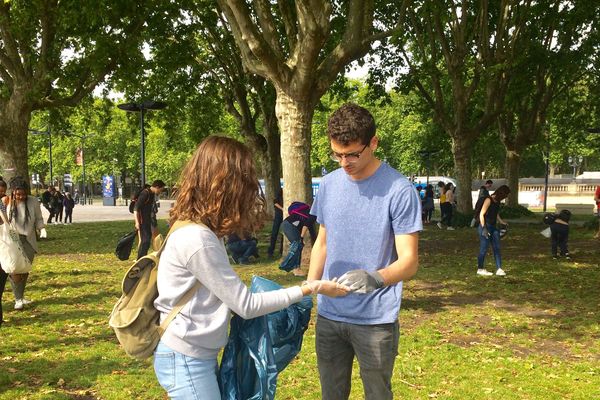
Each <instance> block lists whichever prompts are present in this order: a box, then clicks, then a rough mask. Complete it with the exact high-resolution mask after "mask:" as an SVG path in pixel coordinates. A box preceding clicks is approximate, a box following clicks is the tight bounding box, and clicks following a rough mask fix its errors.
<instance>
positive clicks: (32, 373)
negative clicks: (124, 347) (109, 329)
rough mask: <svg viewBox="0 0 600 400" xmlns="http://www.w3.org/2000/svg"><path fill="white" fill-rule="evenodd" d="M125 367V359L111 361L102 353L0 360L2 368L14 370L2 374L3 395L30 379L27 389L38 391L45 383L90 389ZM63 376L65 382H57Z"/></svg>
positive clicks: (0, 389) (49, 386) (56, 387)
mask: <svg viewBox="0 0 600 400" xmlns="http://www.w3.org/2000/svg"><path fill="white" fill-rule="evenodd" d="M9 368H10V369H9ZM122 368H123V362H122V360H111V359H107V358H105V357H102V356H92V357H89V356H88V357H86V356H85V355H84V354H82V355H81V356H80V357H74V356H72V357H69V359H67V360H62V361H56V360H52V359H48V358H46V357H38V358H35V359H30V360H28V361H27V362H26V363H18V364H15V363H11V364H9V363H5V362H1V361H0V370H10V371H14V372H12V373H11V374H10V375H4V377H0V394H2V393H4V392H7V391H8V390H10V389H11V387H14V386H17V385H19V384H20V383H21V382H27V389H28V390H32V389H33V390H35V389H38V388H41V387H42V386H47V387H48V388H55V389H58V390H68V389H78V388H89V387H91V386H93V383H94V382H95V381H96V380H97V378H98V377H99V376H102V375H110V374H111V373H112V372H113V371H115V370H120V369H122ZM61 379H62V380H63V382H64V383H58V382H59V381H60V380H61ZM71 398H73V397H71Z"/></svg>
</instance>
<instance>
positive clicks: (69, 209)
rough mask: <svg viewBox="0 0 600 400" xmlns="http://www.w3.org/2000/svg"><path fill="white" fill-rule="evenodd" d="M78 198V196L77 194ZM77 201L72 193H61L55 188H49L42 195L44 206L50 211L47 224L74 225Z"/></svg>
mask: <svg viewBox="0 0 600 400" xmlns="http://www.w3.org/2000/svg"><path fill="white" fill-rule="evenodd" d="M76 196H77V197H78V194H77V193H76ZM77 200H78V199H76V198H75V197H74V196H72V195H71V193H70V192H61V191H60V190H56V188H55V187H54V186H48V188H47V189H46V191H45V192H44V193H42V204H43V205H44V208H45V209H46V210H48V213H49V215H48V220H47V221H46V223H47V224H72V223H73V209H74V208H75V204H76V203H77Z"/></svg>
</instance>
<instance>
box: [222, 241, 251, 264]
mask: <svg viewBox="0 0 600 400" xmlns="http://www.w3.org/2000/svg"><path fill="white" fill-rule="evenodd" d="M227 248H228V249H229V251H230V252H231V257H233V261H235V262H239V263H242V264H247V263H249V262H250V256H257V255H258V251H257V249H256V240H252V239H243V240H238V241H237V242H232V243H229V244H227Z"/></svg>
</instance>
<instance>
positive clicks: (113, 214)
mask: <svg viewBox="0 0 600 400" xmlns="http://www.w3.org/2000/svg"><path fill="white" fill-rule="evenodd" d="M172 203H173V200H161V201H160V208H159V209H158V215H157V216H158V218H159V219H164V218H167V217H168V215H169V209H170V208H171V204H172ZM42 214H43V216H44V221H46V220H47V219H48V211H47V210H46V209H45V208H44V207H42ZM121 220H131V223H133V214H131V213H130V212H129V207H127V206H125V205H122V206H114V207H111V206H103V205H102V202H101V201H98V202H97V203H95V204H92V205H89V204H88V205H85V206H82V205H79V204H78V205H77V206H75V208H74V209H73V223H77V222H96V221H121Z"/></svg>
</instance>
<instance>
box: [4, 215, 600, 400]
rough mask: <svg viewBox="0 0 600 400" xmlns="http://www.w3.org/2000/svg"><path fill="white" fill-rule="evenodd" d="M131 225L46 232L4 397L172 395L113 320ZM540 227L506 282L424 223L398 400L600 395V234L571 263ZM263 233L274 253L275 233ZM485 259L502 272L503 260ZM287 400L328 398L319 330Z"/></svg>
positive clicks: (528, 232)
mask: <svg viewBox="0 0 600 400" xmlns="http://www.w3.org/2000/svg"><path fill="white" fill-rule="evenodd" d="M130 228H131V222H130V221H122V222H102V223H81V224H75V225H71V226H50V227H49V228H48V233H49V239H48V240H45V241H43V242H42V243H41V254H40V255H39V256H38V257H37V258H36V261H35V264H34V270H33V272H32V275H31V278H30V284H29V286H28V290H27V296H28V297H29V298H31V299H32V300H34V304H32V305H30V306H28V307H27V308H26V309H25V310H24V311H22V312H17V311H13V310H12V305H13V303H12V300H13V298H12V293H10V289H9V288H7V289H8V291H7V292H6V293H5V295H4V311H5V314H4V315H5V317H4V318H5V320H6V323H5V324H4V325H3V326H2V328H0V399H10V400H14V399H119V400H121V399H132V398H140V399H163V398H165V396H164V393H163V391H162V390H161V388H160V387H159V386H158V384H157V383H156V379H155V377H154V373H153V370H152V364H151V362H139V361H136V360H133V359H130V358H128V357H127V356H126V355H125V354H124V353H123V352H122V351H121V350H120V349H119V347H118V345H117V343H116V340H115V338H114V336H113V334H112V331H111V330H110V329H109V327H108V324H107V319H108V315H109V313H110V311H111V309H112V306H113V304H114V303H115V301H116V299H117V297H118V295H119V285H120V282H121V278H122V275H123V272H124V271H125V269H126V268H127V267H128V265H129V264H130V263H129V262H120V261H117V259H116V257H115V256H114V255H113V253H112V252H113V249H114V244H115V242H116V239H117V238H118V237H119V236H120V235H122V234H124V233H126V232H127V231H128V230H129V229H130ZM163 228H164V226H163ZM541 229H543V226H542V225H539V226H530V225H519V226H517V225H513V226H511V230H510V233H509V235H508V236H507V237H506V238H505V239H503V242H502V245H503V258H504V260H505V264H504V266H505V269H506V271H507V274H508V275H507V276H506V277H504V278H501V277H496V276H493V277H479V276H476V275H475V270H476V252H477V248H478V244H477V238H476V233H475V231H474V230H471V229H466V228H464V229H458V230H456V231H453V232H449V231H440V230H438V229H437V228H436V227H435V226H434V225H431V226H428V227H426V230H425V232H423V234H422V240H421V245H420V246H421V247H420V253H421V268H420V270H419V273H418V274H417V276H416V278H415V279H413V280H412V281H410V282H407V283H406V284H405V294H404V300H403V304H402V311H401V313H400V322H401V338H400V347H399V354H398V357H397V360H396V368H395V370H394V380H393V386H394V393H395V396H394V397H395V398H412V399H432V398H439V399H592V398H600V367H599V365H600V356H599V354H600V340H599V339H600V322H599V320H600V318H599V317H600V315H599V312H600V311H599V310H600V307H599V297H598V287H599V283H600V270H599V268H598V258H599V253H598V250H597V249H598V242H597V241H594V240H593V239H592V236H593V232H592V231H586V230H583V229H582V228H576V229H573V231H572V234H571V236H572V239H571V243H570V248H571V251H572V254H573V256H574V259H573V261H571V262H567V261H564V260H559V261H553V260H552V259H551V258H550V257H549V252H550V251H549V243H548V239H545V238H543V237H542V236H541V235H540V234H539V233H538V232H539V231H540V230H541ZM260 239H261V247H260V250H261V254H265V253H266V251H265V245H264V244H265V242H266V234H264V233H263V234H262V235H261V238H260ZM358 239H359V238H357V240H358ZM486 261H487V266H488V269H490V270H491V269H492V267H491V266H492V263H493V259H492V257H491V255H490V256H489V257H488V260H486ZM236 268H237V270H238V271H239V273H240V274H241V275H242V277H243V279H244V280H246V281H247V282H248V281H249V280H250V278H251V276H252V275H253V274H256V275H262V276H264V277H266V278H268V279H273V280H275V281H278V282H280V283H282V284H283V285H291V284H294V283H297V282H298V281H299V278H294V277H293V276H291V275H288V274H285V273H283V272H281V271H279V270H278V269H277V264H276V262H275V261H270V260H261V262H260V263H257V264H254V265H251V266H243V267H241V266H240V267H236ZM353 382H354V383H353V390H352V394H351V398H352V399H359V398H362V397H363V395H362V385H361V384H360V378H359V372H358V369H357V368H355V371H354V375H353ZM277 398H278V399H318V398H320V392H319V379H318V373H317V370H316V356H315V348H314V325H313V324H311V326H310V328H309V330H308V331H307V333H306V335H305V342H304V346H303V349H302V352H301V354H300V356H299V357H298V358H297V359H296V360H295V361H294V362H293V363H292V364H291V365H290V366H289V367H288V369H286V371H284V372H283V373H282V374H281V375H280V379H279V382H278V391H277Z"/></svg>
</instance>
